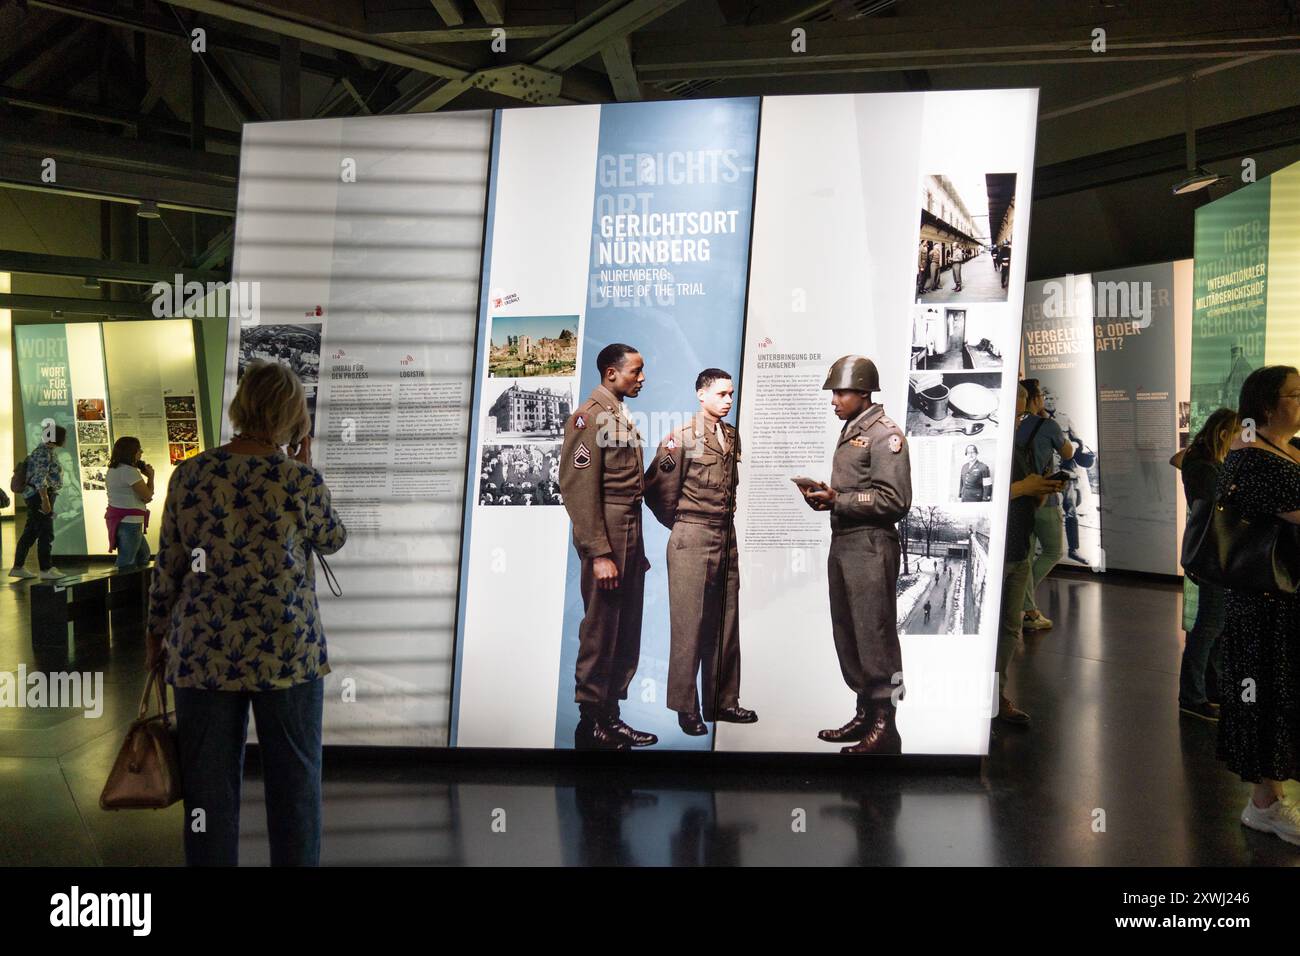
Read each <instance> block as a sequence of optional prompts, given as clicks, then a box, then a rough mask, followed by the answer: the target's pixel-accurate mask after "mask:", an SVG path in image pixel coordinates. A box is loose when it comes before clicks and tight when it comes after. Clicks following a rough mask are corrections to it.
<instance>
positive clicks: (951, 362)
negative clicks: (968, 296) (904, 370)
mask: <svg viewBox="0 0 1300 956" xmlns="http://www.w3.org/2000/svg"><path fill="white" fill-rule="evenodd" d="M1003 344H1004V343H1003V332H1002V328H1001V326H1000V325H999V324H998V322H997V320H996V317H995V316H994V315H993V314H992V310H988V309H982V308H980V307H978V306H976V307H975V308H972V309H967V308H961V307H959V308H952V307H948V306H944V307H939V306H915V307H914V308H913V310H912V368H913V369H916V370H931V371H940V370H941V371H957V372H960V371H969V370H974V369H990V368H1001V367H1002V347H1003ZM1012 349H1013V351H1014V349H1015V346H1014V344H1013V346H1012Z"/></svg>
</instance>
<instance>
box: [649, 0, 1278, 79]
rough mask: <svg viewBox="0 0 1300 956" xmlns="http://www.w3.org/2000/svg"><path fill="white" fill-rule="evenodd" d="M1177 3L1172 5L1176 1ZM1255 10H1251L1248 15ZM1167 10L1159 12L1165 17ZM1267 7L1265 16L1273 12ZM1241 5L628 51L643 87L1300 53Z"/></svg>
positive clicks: (906, 22) (678, 41)
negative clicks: (1188, 12)
mask: <svg viewBox="0 0 1300 956" xmlns="http://www.w3.org/2000/svg"><path fill="white" fill-rule="evenodd" d="M1173 5H1174V6H1179V4H1178V3H1177V2H1176V0H1175V3H1174V4H1173ZM1252 7H1253V8H1254V9H1251V8H1252ZM1163 9H1164V8H1162V10H1163ZM1271 9H1272V8H1271V7H1268V8H1267V10H1271ZM1261 10H1265V7H1264V6H1261V4H1259V3H1258V2H1254V0H1243V4H1242V8H1241V11H1240V13H1235V14H1233V15H1231V16H1222V15H1215V14H1212V13H1210V14H1207V13H1204V12H1201V13H1200V14H1198V15H1196V16H1190V17H1189V16H1169V15H1166V14H1164V13H1163V12H1162V14H1161V15H1160V16H1158V17H1119V16H1115V17H1112V18H1111V19H1110V20H1109V21H1107V20H1104V19H1101V18H1097V19H1093V20H1089V21H1088V22H1083V21H1080V22H1079V23H1074V24H1071V23H1061V22H1058V21H1054V22H1046V21H1042V20H1036V21H1035V20H1031V21H1029V22H1023V21H1022V22H1018V23H1017V26H1016V30H1015V33H1014V42H1012V40H1011V39H1010V38H1009V34H1008V32H1007V30H1006V27H1005V25H1003V24H998V25H995V26H990V25H989V23H988V20H987V19H985V18H980V17H976V18H973V19H969V20H964V19H960V20H958V21H957V22H954V23H952V24H949V27H950V29H945V30H936V29H935V26H934V22H933V18H931V17H918V16H910V17H863V18H860V19H856V20H852V21H847V22H838V23H825V22H815V23H813V22H810V23H808V24H807V25H805V26H804V27H803V29H805V30H806V32H807V37H806V39H807V51H806V52H804V53H795V52H793V51H792V50H791V48H790V47H791V39H790V28H789V27H788V26H785V25H775V26H758V27H728V28H724V29H721V30H714V31H710V32H709V33H708V34H707V36H704V37H700V36H696V35H693V34H690V33H684V32H681V31H659V32H649V33H641V34H638V36H637V37H636V40H635V43H634V44H633V45H634V48H635V49H634V53H635V58H636V67H637V72H638V74H639V76H640V78H641V80H642V81H643V82H661V81H667V80H689V79H706V78H725V77H745V76H780V75H795V74H808V73H843V72H882V71H889V72H894V71H901V70H920V69H953V68H964V67H977V66H1009V65H1026V64H1060V63H1075V64H1083V63H1086V64H1096V65H1101V64H1106V63H1115V62H1120V61H1135V60H1161V59H1181V60H1194V59H1231V58H1236V57H1241V56H1244V55H1250V54H1257V53H1295V52H1300V30H1297V29H1296V28H1295V26H1294V25H1292V24H1290V23H1288V21H1287V20H1286V18H1285V16H1279V15H1276V14H1273V13H1271V12H1267V10H1265V12H1260V11H1261ZM1096 27H1102V28H1104V29H1105V30H1106V52H1105V53H1093V52H1092V50H1091V46H1090V43H1091V31H1092V30H1093V29H1094V28H1096Z"/></svg>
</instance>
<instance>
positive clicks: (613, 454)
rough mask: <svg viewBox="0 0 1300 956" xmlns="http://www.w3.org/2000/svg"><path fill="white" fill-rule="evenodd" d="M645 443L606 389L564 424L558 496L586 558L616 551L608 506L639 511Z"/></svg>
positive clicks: (600, 386) (575, 542)
mask: <svg viewBox="0 0 1300 956" xmlns="http://www.w3.org/2000/svg"><path fill="white" fill-rule="evenodd" d="M641 444H642V438H641V434H640V432H638V431H637V430H636V428H635V427H634V426H633V425H632V423H631V421H629V420H628V419H627V418H626V417H625V416H624V414H623V409H622V407H621V403H620V402H619V400H618V399H617V398H616V397H615V396H614V394H613V392H611V391H609V389H607V388H605V386H604V385H599V386H597V387H596V390H595V391H594V392H592V393H591V397H590V398H588V399H587V401H586V402H584V403H583V404H582V405H580V406H579V407H578V409H577V410H576V411H575V412H574V413H573V414H572V415H570V416H569V417H568V419H567V420H566V421H565V423H564V445H563V448H562V454H561V458H560V493H561V494H562V495H563V496H564V509H565V510H566V511H567V512H568V513H569V520H570V521H572V522H573V544H574V546H575V547H576V548H577V549H578V554H579V556H581V557H582V558H583V559H591V558H599V557H605V556H608V555H611V554H613V553H614V548H613V547H612V546H611V543H610V537H609V534H608V532H607V531H606V527H605V509H606V508H607V507H617V508H623V509H628V508H632V507H636V508H638V509H639V508H640V505H641V497H642V494H643V491H644V484H643V481H642V473H643V471H644V468H645V466H644V464H643V458H642V453H641ZM620 550H621V549H620Z"/></svg>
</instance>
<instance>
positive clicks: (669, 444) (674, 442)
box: [664, 435, 677, 457]
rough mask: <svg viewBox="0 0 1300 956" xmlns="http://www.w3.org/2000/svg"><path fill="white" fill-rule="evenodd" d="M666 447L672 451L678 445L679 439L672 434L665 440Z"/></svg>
mask: <svg viewBox="0 0 1300 956" xmlns="http://www.w3.org/2000/svg"><path fill="white" fill-rule="evenodd" d="M664 447H665V448H667V449H668V450H669V451H672V450H673V449H674V448H676V447H677V439H676V438H674V437H673V436H672V435H669V436H668V440H667V441H666V442H664ZM669 457H671V456H669Z"/></svg>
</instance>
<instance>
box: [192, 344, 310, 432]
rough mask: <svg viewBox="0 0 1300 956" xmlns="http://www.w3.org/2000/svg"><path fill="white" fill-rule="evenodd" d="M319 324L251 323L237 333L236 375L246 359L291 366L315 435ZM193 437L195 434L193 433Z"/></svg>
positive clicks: (240, 373)
mask: <svg viewBox="0 0 1300 956" xmlns="http://www.w3.org/2000/svg"><path fill="white" fill-rule="evenodd" d="M321 328H322V326H321V323H319V322H306V323H299V324H296V325H252V326H249V327H247V328H244V329H241V330H240V332H239V377H240V378H243V377H244V369H246V368H247V367H248V365H249V363H250V362H255V361H257V360H258V359H263V360H266V361H271V362H279V363H280V364H281V365H287V366H288V367H289V368H291V369H293V371H294V373H295V374H296V375H297V376H298V378H300V379H301V380H302V384H303V387H304V388H305V389H306V392H307V413H308V415H309V417H310V418H311V434H312V435H315V434H316V388H317V385H318V384H319V382H320V342H321ZM196 438H197V436H196Z"/></svg>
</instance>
